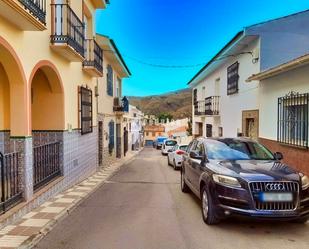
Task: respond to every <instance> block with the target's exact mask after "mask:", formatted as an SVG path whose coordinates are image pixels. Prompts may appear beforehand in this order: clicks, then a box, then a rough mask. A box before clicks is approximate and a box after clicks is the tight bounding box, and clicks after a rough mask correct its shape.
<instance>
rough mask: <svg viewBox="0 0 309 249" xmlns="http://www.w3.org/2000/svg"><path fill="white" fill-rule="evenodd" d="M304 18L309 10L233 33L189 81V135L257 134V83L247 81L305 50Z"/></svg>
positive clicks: (307, 34)
mask: <svg viewBox="0 0 309 249" xmlns="http://www.w3.org/2000/svg"><path fill="white" fill-rule="evenodd" d="M308 22H309V12H308V11H304V12H300V13H297V14H294V15H290V16H286V17H282V18H278V19H275V20H271V21H268V22H264V23H260V24H256V25H252V26H250V27H246V28H244V30H242V31H241V32H239V33H238V34H236V36H235V37H234V38H233V39H232V40H231V41H230V42H229V43H228V44H226V46H224V47H223V48H222V49H221V50H220V52H218V53H217V55H216V56H214V58H212V59H211V60H210V61H209V62H208V63H207V64H206V65H205V66H204V67H203V68H202V69H201V70H200V71H199V72H198V73H197V74H196V75H195V76H194V77H193V79H192V80H191V81H190V82H189V83H188V84H189V86H190V87H191V88H192V90H193V123H192V126H193V127H192V128H193V134H194V135H195V136H207V137H211V136H225V137H235V136H240V135H243V136H247V137H252V138H256V139H257V138H259V119H260V114H259V113H260V111H259V109H260V94H261V92H260V90H259V87H260V85H259V83H258V81H254V80H253V81H252V82H251V83H250V84H249V83H248V82H246V80H247V79H248V78H249V77H250V76H252V75H255V74H258V73H260V72H262V71H265V70H268V69H270V68H273V67H276V66H278V65H280V64H282V63H286V62H288V61H290V60H292V59H294V58H296V57H299V56H301V55H303V54H306V53H308V52H309V47H308V46H307V44H308V43H309V29H307V28H304V25H305V24H306V23H308ZM283 51H284V52H283Z"/></svg>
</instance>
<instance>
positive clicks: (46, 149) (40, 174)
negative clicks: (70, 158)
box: [33, 142, 61, 190]
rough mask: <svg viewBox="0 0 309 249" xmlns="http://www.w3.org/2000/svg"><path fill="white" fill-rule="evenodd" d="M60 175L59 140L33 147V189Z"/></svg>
mask: <svg viewBox="0 0 309 249" xmlns="http://www.w3.org/2000/svg"><path fill="white" fill-rule="evenodd" d="M59 175H61V172H60V142H55V143H50V144H45V145H41V146H37V147H33V187H34V190H37V189H38V188H40V187H42V186H43V185H45V184H47V183H49V182H50V181H52V180H53V179H54V178H55V177H57V176H59Z"/></svg>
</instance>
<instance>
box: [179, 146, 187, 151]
mask: <svg viewBox="0 0 309 249" xmlns="http://www.w3.org/2000/svg"><path fill="white" fill-rule="evenodd" d="M187 148H188V145H181V146H179V149H180V150H183V151H186V150H187Z"/></svg>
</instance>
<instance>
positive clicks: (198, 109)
mask: <svg viewBox="0 0 309 249" xmlns="http://www.w3.org/2000/svg"><path fill="white" fill-rule="evenodd" d="M194 115H197V116H198V115H205V100H197V101H195V103H194Z"/></svg>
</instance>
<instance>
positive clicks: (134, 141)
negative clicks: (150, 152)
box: [124, 105, 144, 150]
mask: <svg viewBox="0 0 309 249" xmlns="http://www.w3.org/2000/svg"><path fill="white" fill-rule="evenodd" d="M124 120H125V123H126V129H127V131H128V141H129V150H139V149H141V148H142V147H143V146H144V126H143V122H144V114H143V113H142V111H140V110H139V109H138V108H137V107H136V106H133V105H129V112H128V113H127V115H125V116H124Z"/></svg>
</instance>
